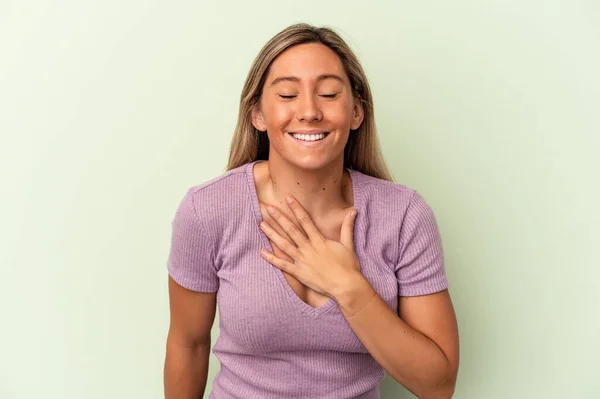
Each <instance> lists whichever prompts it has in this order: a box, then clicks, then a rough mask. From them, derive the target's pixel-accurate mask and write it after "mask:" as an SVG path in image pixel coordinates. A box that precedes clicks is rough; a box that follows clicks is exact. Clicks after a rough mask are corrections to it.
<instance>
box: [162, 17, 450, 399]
mask: <svg viewBox="0 0 600 399" xmlns="http://www.w3.org/2000/svg"><path fill="white" fill-rule="evenodd" d="M391 180H392V179H391V177H390V175H389V173H388V171H387V169H386V167H385V163H384V161H383V159H382V156H381V153H380V149H379V145H378V139H377V136H376V132H375V121H374V115H373V100H372V97H371V91H370V89H369V85H368V82H367V79H366V77H365V74H364V72H363V70H362V67H361V66H360V63H359V62H358V60H357V58H356V56H355V55H354V54H353V53H352V51H351V50H350V49H349V47H348V46H347V44H346V43H345V42H344V41H343V40H342V39H341V38H340V37H339V36H338V35H337V34H336V33H335V32H334V31H332V30H330V29H327V28H317V27H313V26H309V25H305V24H300V25H294V26H291V27H289V28H287V29H285V30H283V31H282V32H280V33H279V34H277V35H276V36H275V37H273V38H272V39H271V40H270V41H269V42H268V43H267V44H266V45H265V47H264V48H263V49H262V50H261V51H260V53H259V54H258V56H257V58H256V60H255V61H254V64H253V65H252V67H251V70H250V73H249V74H248V77H247V80H246V83H245V85H244V88H243V92H242V95H241V101H240V113H239V120H238V125H237V128H236V131H235V135H234V137H233V142H232V146H231V153H230V158H229V165H228V168H227V171H226V172H225V173H224V174H222V175H221V176H218V177H216V178H215V179H213V180H211V181H209V182H206V183H204V184H202V185H199V186H195V187H192V188H191V189H190V190H189V191H188V193H187V195H185V197H184V199H183V201H182V202H181V204H180V206H179V208H178V210H177V213H176V216H175V218H174V220H173V225H172V228H173V233H172V244H171V252H170V255H169V261H168V270H169V292H170V311H171V322H170V329H169V335H168V339H167V353H166V361H165V394H166V397H167V399H181V398H190V399H191V398H200V397H202V395H203V393H204V390H205V386H206V379H207V371H208V358H209V354H210V347H211V340H210V331H211V327H212V325H213V321H214V317H215V310H216V304H217V303H218V304H219V321H220V323H219V325H220V336H219V338H218V340H217V341H216V343H215V346H214V349H213V351H214V353H215V355H216V356H217V358H218V359H219V360H220V363H221V368H220V371H219V373H218V375H217V376H216V378H215V380H214V383H213V390H212V392H211V394H210V397H211V398H215V399H220V398H243V399H248V398H261V399H265V398H311V399H314V398H335V399H341V398H378V397H379V388H378V384H379V383H380V382H381V380H382V379H383V378H384V374H385V372H387V373H388V374H389V375H391V376H392V377H393V378H394V379H395V380H396V381H398V382H399V383H400V384H402V385H403V386H405V387H406V388H407V389H408V390H410V391H411V392H413V393H414V394H415V395H417V396H418V397H420V398H450V397H451V396H452V394H453V391H454V386H455V381H456V375H457V370H458V363H459V355H458V353H459V350H458V332H457V323H456V318H455V314H454V310H453V306H452V302H451V299H450V296H449V293H448V282H447V279H446V275H445V270H444V263H443V262H444V261H443V251H442V244H441V241H440V235H439V232H438V229H437V225H436V220H435V217H434V214H433V212H432V210H431V208H430V207H429V206H428V205H427V203H426V202H425V201H424V200H423V198H422V197H421V196H420V195H419V194H418V193H416V192H415V191H414V190H412V189H410V188H408V187H406V186H403V185H400V184H397V183H394V182H392V181H391Z"/></svg>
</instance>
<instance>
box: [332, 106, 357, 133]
mask: <svg viewBox="0 0 600 399" xmlns="http://www.w3.org/2000/svg"><path fill="white" fill-rule="evenodd" d="M329 119H330V120H331V121H332V122H334V123H335V124H336V125H337V126H339V127H340V128H344V129H345V128H347V127H349V126H350V125H351V124H352V104H348V103H347V102H340V103H338V104H336V105H335V107H332V109H331V110H330V112H329Z"/></svg>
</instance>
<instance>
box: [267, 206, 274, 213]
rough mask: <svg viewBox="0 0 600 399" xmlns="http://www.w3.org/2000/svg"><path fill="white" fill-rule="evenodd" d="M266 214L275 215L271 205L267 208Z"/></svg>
mask: <svg viewBox="0 0 600 399" xmlns="http://www.w3.org/2000/svg"><path fill="white" fill-rule="evenodd" d="M267 212H269V213H275V208H273V207H272V206H271V205H269V206H268V207H267Z"/></svg>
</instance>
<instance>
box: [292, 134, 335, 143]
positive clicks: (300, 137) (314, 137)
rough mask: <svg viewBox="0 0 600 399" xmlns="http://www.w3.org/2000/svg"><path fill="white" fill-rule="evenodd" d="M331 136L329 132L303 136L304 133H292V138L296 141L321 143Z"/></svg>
mask: <svg viewBox="0 0 600 399" xmlns="http://www.w3.org/2000/svg"><path fill="white" fill-rule="evenodd" d="M327 135H329V132H325V133H316V134H314V133H312V134H302V133H290V136H292V137H293V138H295V139H296V140H300V141H306V142H312V141H321V140H323V139H324V138H325V137H327Z"/></svg>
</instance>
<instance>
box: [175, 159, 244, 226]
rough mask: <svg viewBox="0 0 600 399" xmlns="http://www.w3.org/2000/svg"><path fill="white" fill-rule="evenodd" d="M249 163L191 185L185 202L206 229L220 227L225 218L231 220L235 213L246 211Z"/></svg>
mask: <svg viewBox="0 0 600 399" xmlns="http://www.w3.org/2000/svg"><path fill="white" fill-rule="evenodd" d="M248 166H249V164H245V165H242V166H240V167H238V168H235V169H232V170H229V171H227V172H224V173H222V174H221V175H219V176H217V177H214V178H213V179H211V180H208V181H206V182H204V183H200V184H197V185H193V186H191V187H189V189H188V191H187V193H186V195H185V198H184V200H183V201H184V202H186V203H187V204H188V206H189V207H190V208H191V209H192V210H193V212H194V214H195V216H196V218H197V220H198V221H199V222H200V223H201V224H203V225H204V226H205V228H207V229H209V230H220V229H222V228H223V226H221V224H222V223H223V221H224V220H232V217H231V216H232V215H236V214H238V213H240V212H247V206H248V198H249V197H248V195H249V189H248V176H247V168H248ZM224 216H228V217H224Z"/></svg>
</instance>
